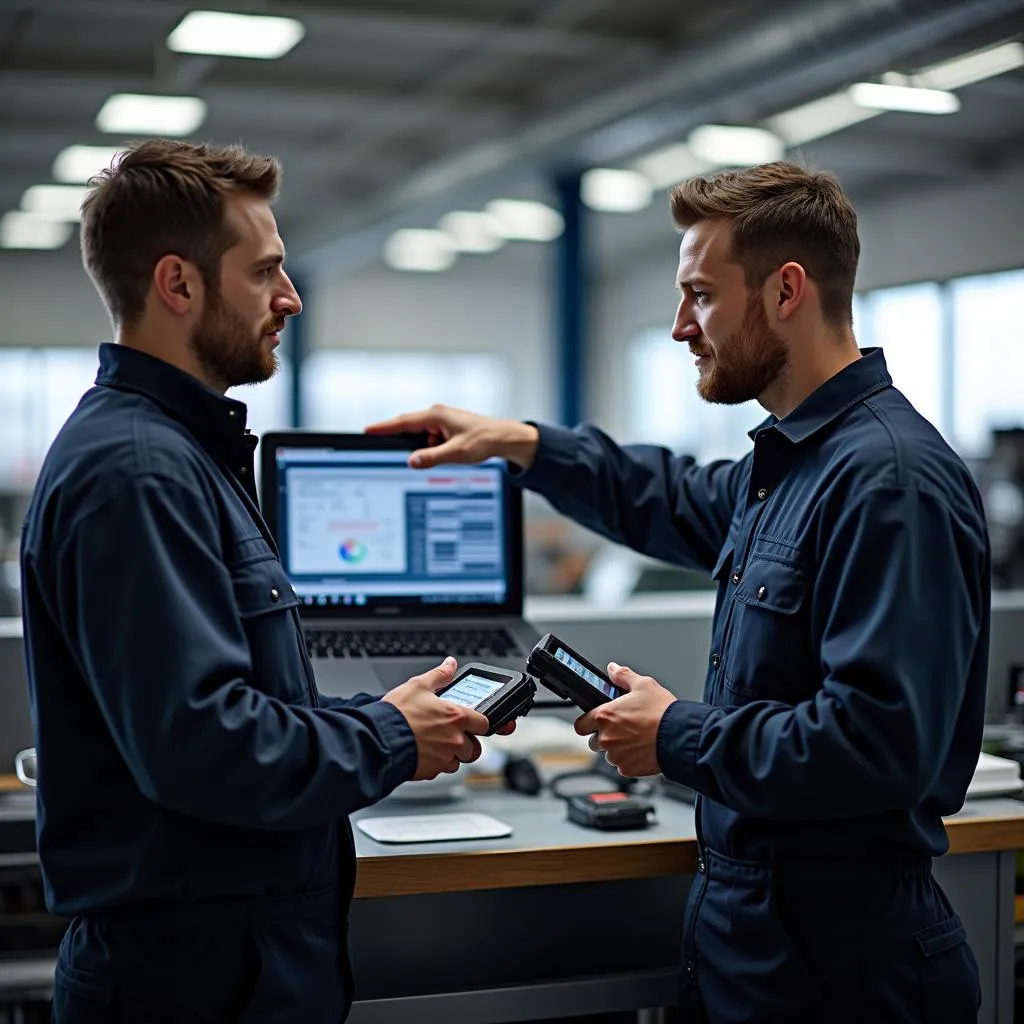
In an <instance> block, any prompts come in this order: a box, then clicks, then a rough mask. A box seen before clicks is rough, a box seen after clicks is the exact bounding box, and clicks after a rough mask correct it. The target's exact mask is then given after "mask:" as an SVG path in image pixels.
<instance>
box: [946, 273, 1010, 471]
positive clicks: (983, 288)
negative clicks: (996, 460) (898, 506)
mask: <svg viewBox="0 0 1024 1024" xmlns="http://www.w3.org/2000/svg"><path fill="white" fill-rule="evenodd" d="M951 288H952V305H953V374H954V380H955V382H956V387H955V389H954V392H953V394H954V398H953V438H954V443H955V446H956V448H957V449H958V451H960V453H961V454H962V455H965V456H972V457H976V456H982V455H987V454H988V453H989V451H990V448H991V440H992V430H994V429H999V428H1005V427H1021V426H1024V270H1014V271H1010V272H1009V273H1004V274H986V275H985V276H983V277H965V278H961V279H960V280H958V281H954V282H952V285H951Z"/></svg>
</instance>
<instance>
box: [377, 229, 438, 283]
mask: <svg viewBox="0 0 1024 1024" xmlns="http://www.w3.org/2000/svg"><path fill="white" fill-rule="evenodd" d="M384 262H385V263H386V264H387V265H388V266H389V267H391V268H392V269H393V270H413V271H420V272H422V273H437V272H438V271H440V270H447V269H448V268H449V267H450V266H451V265H452V264H453V263H454V262H455V244H454V242H452V240H451V239H450V238H449V237H448V236H447V235H446V234H445V233H444V232H443V231H431V230H427V229H422V228H404V229H403V230H401V231H396V232H395V233H394V234H393V235H392V236H391V237H390V238H389V239H388V240H387V241H386V242H385V243H384Z"/></svg>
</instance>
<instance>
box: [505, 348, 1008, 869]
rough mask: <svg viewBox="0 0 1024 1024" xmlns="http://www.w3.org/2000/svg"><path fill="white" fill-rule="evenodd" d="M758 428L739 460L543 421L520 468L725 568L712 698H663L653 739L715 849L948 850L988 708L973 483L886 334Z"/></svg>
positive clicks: (650, 546) (570, 510) (615, 531)
mask: <svg viewBox="0 0 1024 1024" xmlns="http://www.w3.org/2000/svg"><path fill="white" fill-rule="evenodd" d="M751 437H752V440H753V451H752V452H750V453H749V454H748V455H747V456H746V457H745V458H742V459H740V460H738V461H736V462H727V461H723V462H714V463H711V464H709V465H706V466H698V465H696V464H695V462H694V461H693V459H691V458H688V457H683V456H677V455H674V454H673V453H672V452H670V451H667V450H665V449H664V448H658V447H653V446H639V445H638V446H631V447H619V446H618V445H616V444H615V443H614V442H612V441H611V440H610V439H609V438H608V437H607V436H606V435H605V434H603V433H602V432H601V431H599V430H596V429H594V428H593V427H586V426H584V427H580V428H577V429H576V430H575V431H568V430H563V429H557V428H552V427H542V428H541V429H540V445H539V448H538V452H537V458H536V460H535V462H534V463H533V465H532V466H531V467H530V469H529V470H527V471H526V472H524V473H522V474H519V475H518V477H517V479H518V480H519V482H520V483H522V484H523V485H524V486H527V487H530V488H532V489H534V490H537V491H539V492H541V493H542V494H543V495H544V496H545V497H546V498H547V499H548V500H549V501H550V502H551V504H552V505H553V506H554V507H555V508H556V509H558V510H560V511H561V512H563V513H565V514H566V515H568V516H571V517H572V518H573V519H575V520H577V521H578V522H580V523H582V524H583V525H585V526H588V527H590V528H591V529H593V530H596V531H597V532H598V533H600V534H602V535H604V536H605V537H608V538H610V539H612V540H615V541H619V542H622V543H624V544H628V545H629V546H630V547H632V548H635V549H636V550H637V551H641V552H644V553H646V554H648V555H653V556H655V557H657V558H660V559H663V560H665V561H667V562H673V563H676V564H678V565H681V566H685V567H687V568H691V569H698V570H703V571H705V572H710V573H711V574H712V575H713V577H714V579H715V580H717V582H718V594H717V600H716V604H715V616H714V624H713V630H712V640H711V649H710V650H709V651H708V669H707V676H706V679H705V684H704V701H703V702H699V701H692V700H679V701H677V702H676V703H674V704H673V705H671V707H670V708H669V709H668V711H667V712H666V713H665V716H664V718H663V719H662V723H661V726H660V729H659V733H658V740H657V744H658V746H657V754H658V762H659V764H660V766H661V768H662V770H663V772H664V774H665V775H666V776H668V777H669V778H671V779H675V780H677V781H679V782H682V783H685V784H687V785H689V786H691V787H693V788H694V789H695V790H697V791H698V792H699V793H701V794H703V799H702V801H701V811H700V822H699V824H700V827H701V829H702V838H703V841H704V842H705V843H706V844H707V845H708V846H710V847H711V848H712V849H715V850H717V851H719V852H720V853H723V854H725V855H727V856H732V857H737V858H741V859H750V860H767V859H771V858H778V857H786V856H800V857H808V856H825V857H828V856H849V855H867V856H871V855H879V856H893V855H900V854H906V853H919V854H925V855H933V856H934V855H938V854H941V853H943V852H945V850H946V849H947V846H948V843H947V839H946V833H945V829H944V827H943V824H942V816H943V815H945V814H950V813H953V812H955V811H957V810H959V808H960V807H961V805H962V803H963V800H964V795H965V793H966V790H967V786H968V784H969V783H970V780H971V777H972V774H973V772H974V769H975V766H976V764H977V759H978V752H979V749H980V745H981V733H982V724H983V720H984V709H985V687H986V672H987V664H988V643H989V619H990V586H991V585H990V575H991V571H990V570H991V565H990V552H989V544H988V535H987V531H986V526H985V519H984V514H983V510H982V503H981V498H980V496H979V493H978V490H977V487H976V486H975V484H974V482H973V480H972V478H971V476H970V474H969V472H968V470H967V468H966V467H965V466H964V464H963V463H962V462H961V460H960V459H959V458H958V457H957V456H956V454H955V453H954V452H953V451H952V450H951V449H950V448H949V446H948V445H947V444H946V443H945V441H943V439H942V437H941V436H940V435H939V433H938V432H937V431H936V430H935V429H934V427H932V426H931V425H930V424H929V423H928V422H927V421H926V420H925V419H923V418H922V417H921V416H920V415H919V414H918V413H917V412H916V411H915V410H914V408H913V406H911V404H910V403H909V402H908V401H907V399H906V398H905V397H904V396H903V395H902V394H901V393H900V392H899V391H897V390H896V389H895V388H894V387H893V386H892V380H891V378H890V377H889V374H888V372H887V371H886V367H885V360H884V358H883V355H882V353H881V351H880V350H869V351H867V352H866V353H865V354H864V356H863V357H862V358H861V359H859V360H857V361H856V362H854V363H852V364H851V365H849V366H847V367H846V368H845V369H843V370H842V371H841V372H840V373H838V374H837V375H836V376H834V377H833V378H832V379H831V380H829V381H827V382H826V383H825V384H823V385H822V386H821V387H820V388H818V389H817V390H816V391H815V392H814V393H813V394H812V395H810V396H809V397H808V398H807V399H806V400H805V401H804V402H803V403H801V405H800V406H799V407H798V408H797V409H795V410H794V411H793V412H792V413H790V414H789V415H788V416H786V417H785V418H784V419H782V420H779V421H777V420H775V419H774V418H773V417H771V418H769V419H768V420H767V421H766V422H765V423H764V424H762V425H761V426H760V427H758V428H757V429H756V430H754V431H752V432H751ZM584 653H585V652H584ZM629 657H630V654H629V652H626V651H624V652H623V656H622V659H621V660H625V661H628V659H629ZM637 667H638V668H641V670H642V666H637ZM661 682H662V683H663V684H667V685H668V686H669V687H670V688H676V689H677V688H678V686H679V684H681V683H683V681H682V680H673V679H665V680H661Z"/></svg>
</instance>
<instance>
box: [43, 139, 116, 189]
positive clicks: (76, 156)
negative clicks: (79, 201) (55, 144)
mask: <svg viewBox="0 0 1024 1024" xmlns="http://www.w3.org/2000/svg"><path fill="white" fill-rule="evenodd" d="M121 152H122V150H120V149H118V148H117V147H116V146H68V147H67V148H66V149H62V150H61V151H60V153H58V154H57V159H56V160H54V161H53V176H54V178H55V179H56V180H57V181H63V182H71V183H75V184H78V183H84V182H87V181H88V180H89V179H90V178H91V177H93V175H95V174H99V172H100V171H102V170H105V169H106V168H108V167H109V166H110V165H111V164H112V163H113V161H114V159H115V157H116V156H117V155H118V154H119V153H121Z"/></svg>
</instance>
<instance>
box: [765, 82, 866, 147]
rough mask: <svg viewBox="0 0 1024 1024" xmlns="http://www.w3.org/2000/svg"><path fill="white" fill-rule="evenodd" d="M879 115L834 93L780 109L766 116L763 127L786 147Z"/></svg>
mask: <svg viewBox="0 0 1024 1024" xmlns="http://www.w3.org/2000/svg"><path fill="white" fill-rule="evenodd" d="M879 114H881V111H880V110H869V109H868V108H867V107H859V106H857V104H856V103H854V102H853V100H852V99H850V97H849V96H848V95H847V94H846V93H845V92H834V93H832V94H831V95H830V96H822V97H821V99H818V100H812V101H811V102H810V103H804V104H803V105H801V106H799V107H793V108H792V109H791V110H784V111H783V112H782V113H781V114H776V115H775V116H774V117H769V118H768V119H767V120H766V121H765V122H764V124H765V127H766V128H768V129H770V130H771V131H773V132H775V134H776V135H778V136H779V137H780V138H782V139H783V141H784V142H785V143H786V145H787V146H800V145H803V143H805V142H810V141H811V140H812V139H820V138H822V137H824V136H825V135H831V134H832V133H833V132H838V131H842V129H843V128H849V127H850V126H851V125H855V124H859V123H860V122H861V121H869V120H870V119H871V118H873V117H878V115H879Z"/></svg>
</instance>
